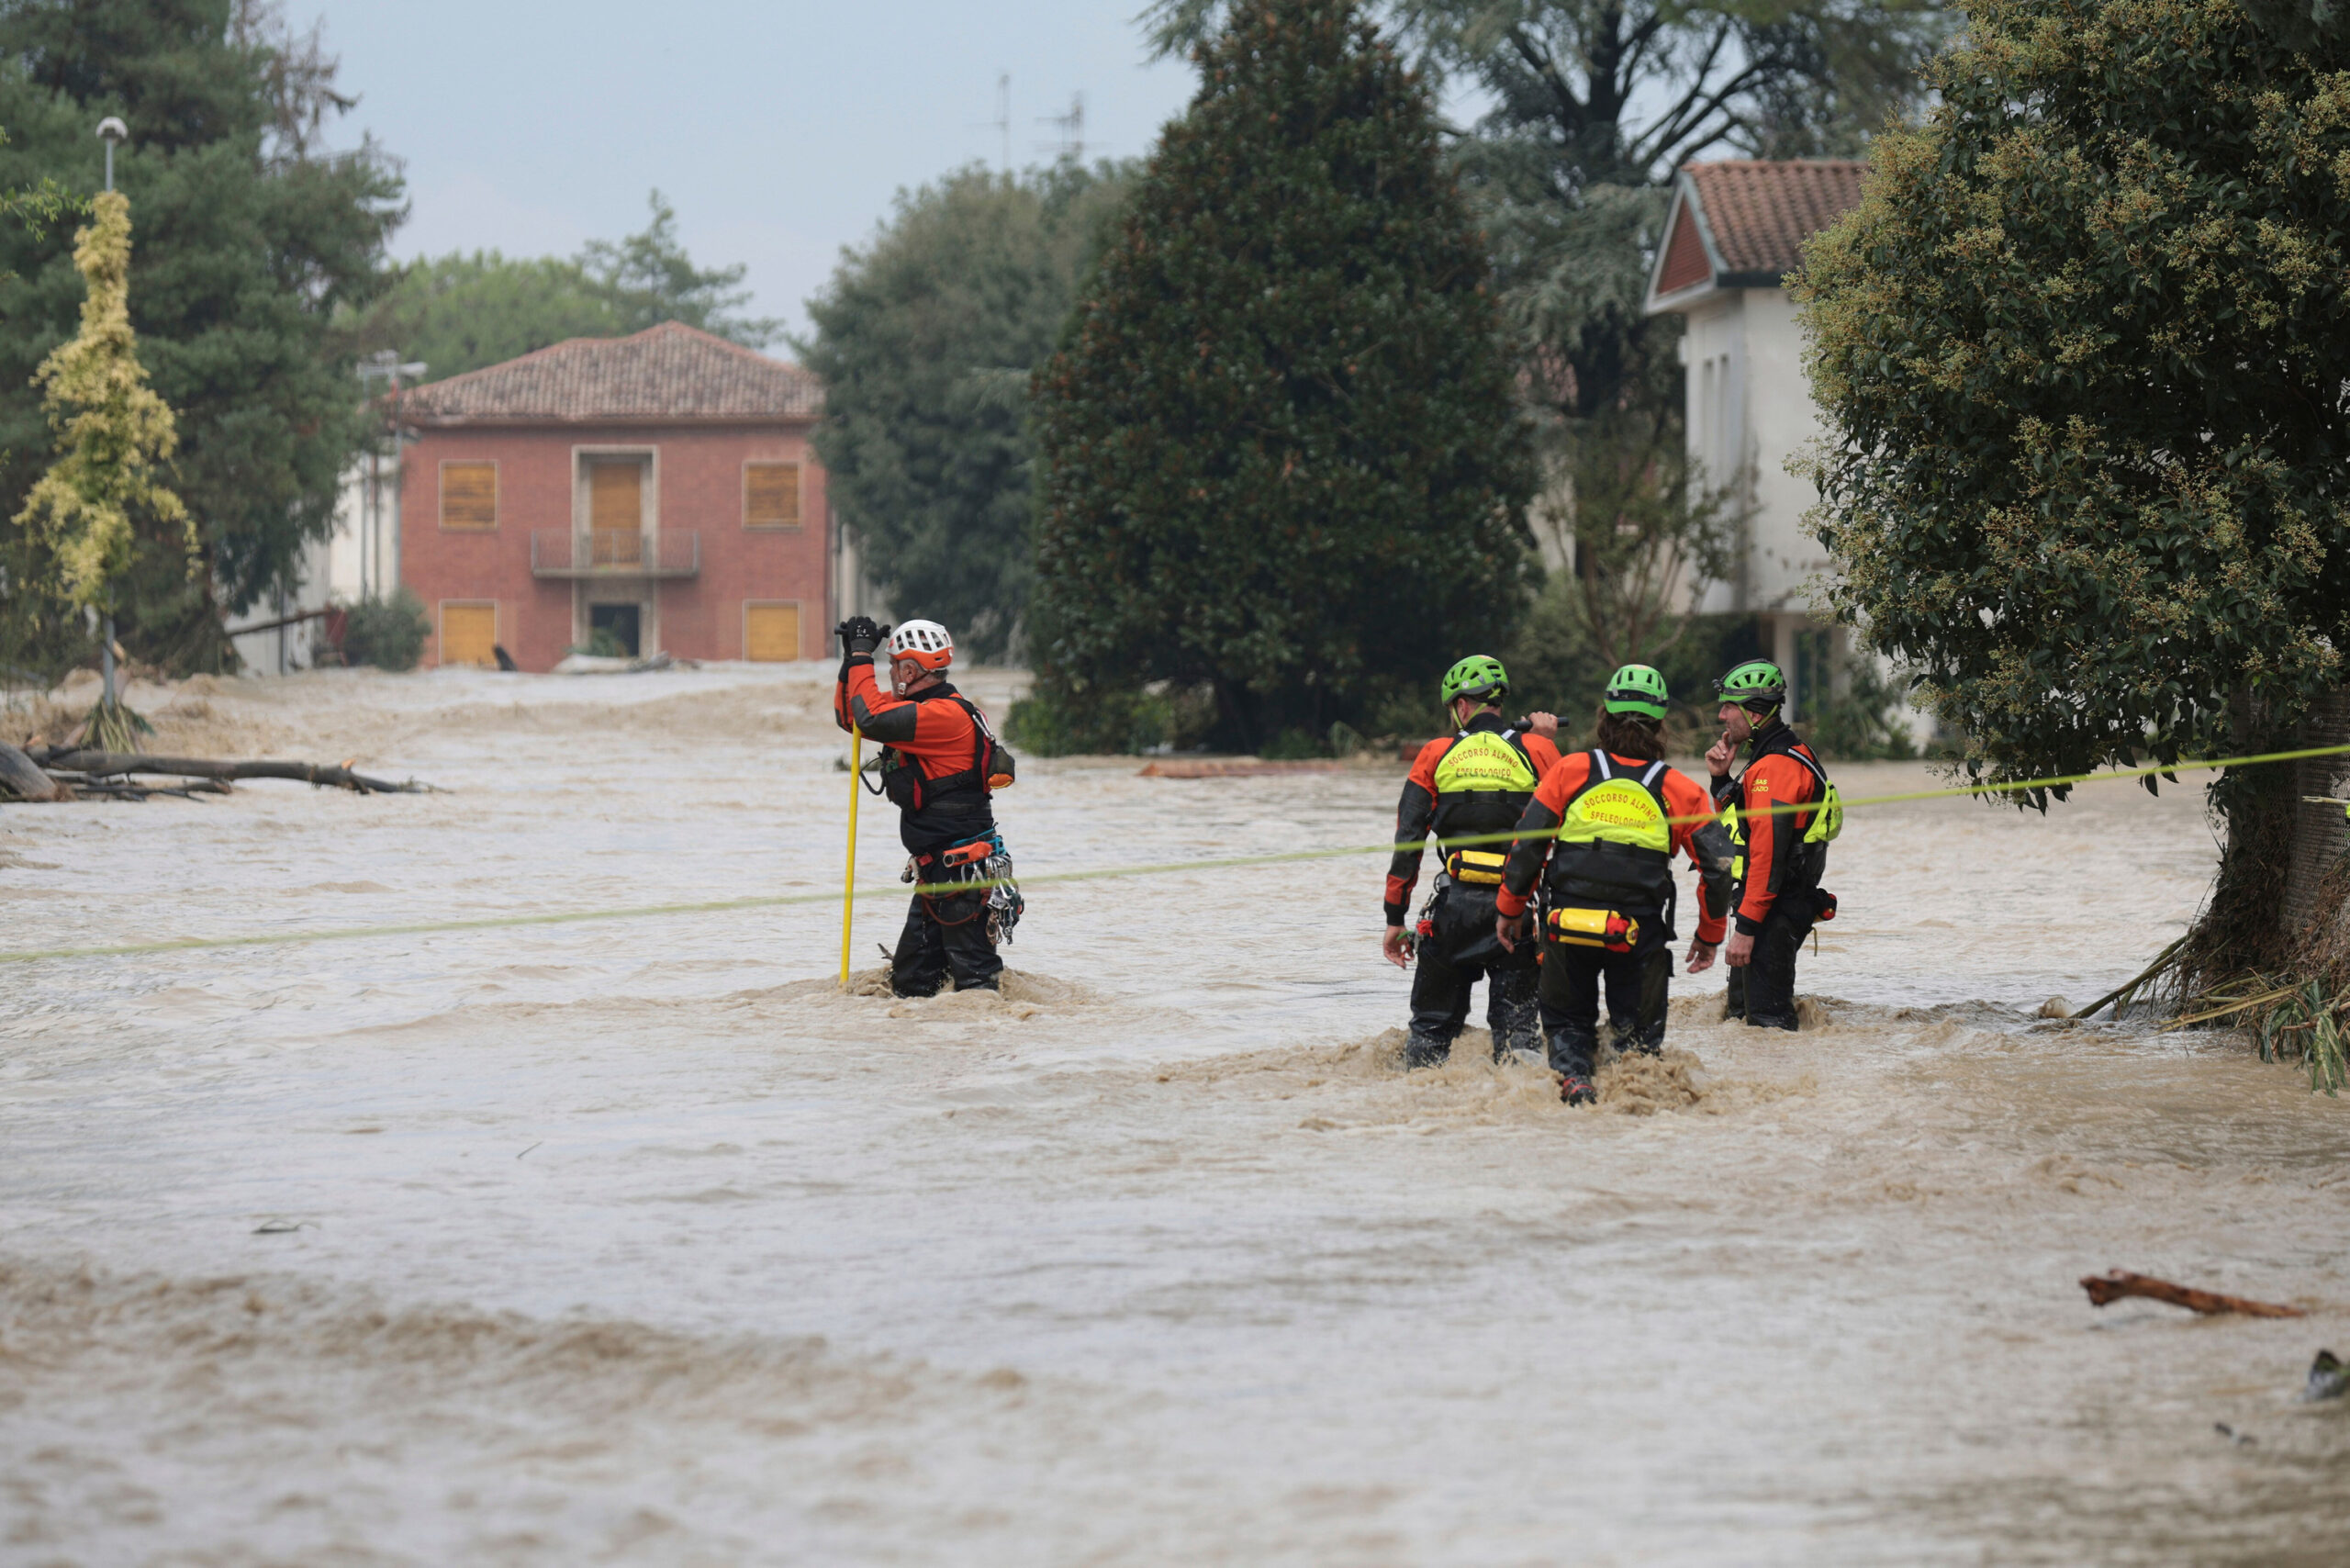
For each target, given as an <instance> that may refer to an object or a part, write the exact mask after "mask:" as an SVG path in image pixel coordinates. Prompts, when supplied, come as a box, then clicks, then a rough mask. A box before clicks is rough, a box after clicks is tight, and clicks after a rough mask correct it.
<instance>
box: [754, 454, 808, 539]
mask: <svg viewBox="0 0 2350 1568" xmlns="http://www.w3.org/2000/svg"><path fill="white" fill-rule="evenodd" d="M743 526H744V527H745V528H797V527H799V526H800V465H799V464H797V463H745V464H744V465H743Z"/></svg>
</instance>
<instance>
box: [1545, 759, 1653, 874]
mask: <svg viewBox="0 0 2350 1568" xmlns="http://www.w3.org/2000/svg"><path fill="white" fill-rule="evenodd" d="M1664 770H1665V765H1664V764H1663V763H1662V762H1655V763H1651V764H1650V766H1649V768H1648V770H1647V771H1646V772H1645V773H1640V774H1628V773H1618V772H1617V771H1616V769H1615V767H1613V766H1612V765H1611V764H1610V763H1609V760H1608V756H1607V753H1606V752H1605V751H1599V750H1595V751H1594V752H1593V753H1592V754H1591V777H1590V778H1587V779H1585V780H1584V781H1583V788H1582V789H1581V790H1576V791H1575V795H1574V799H1572V800H1571V801H1568V802H1567V809H1566V811H1565V812H1564V813H1563V815H1562V816H1561V821H1560V823H1559V842H1560V844H1561V845H1562V846H1563V845H1569V844H1592V843H1607V844H1621V845H1626V846H1630V847H1631V848H1634V849H1646V850H1650V851H1652V852H1654V853H1655V854H1657V855H1660V856H1663V857H1667V858H1670V857H1672V854H1673V822H1672V817H1673V809H1672V808H1671V807H1670V806H1668V805H1666V804H1665V800H1664V791H1663V790H1662V789H1660V788H1659V787H1658V785H1657V780H1658V779H1660V778H1663V777H1664Z"/></svg>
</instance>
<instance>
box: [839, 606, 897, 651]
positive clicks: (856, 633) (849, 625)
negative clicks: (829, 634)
mask: <svg viewBox="0 0 2350 1568" xmlns="http://www.w3.org/2000/svg"><path fill="white" fill-rule="evenodd" d="M833 632H834V634H835V635H837V636H838V637H839V638H840V640H841V652H843V653H845V654H870V653H871V652H872V651H873V650H874V649H876V648H878V647H879V646H880V645H881V639H882V637H883V636H884V635H885V633H883V631H882V629H881V628H880V627H878V626H877V625H875V624H874V623H873V617H871V616H869V615H852V616H850V617H849V618H848V619H847V620H845V621H844V622H841V623H840V624H839V625H837V626H835V627H834V628H833Z"/></svg>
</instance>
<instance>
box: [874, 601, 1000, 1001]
mask: <svg viewBox="0 0 2350 1568" xmlns="http://www.w3.org/2000/svg"><path fill="white" fill-rule="evenodd" d="M834 631H835V632H836V633H837V634H838V635H839V637H840V640H841V673H840V680H839V683H838V685H837V686H836V687H835V689H834V694H833V714H834V718H835V719H836V720H838V721H839V723H840V726H841V728H842V729H844V730H845V729H847V728H848V727H849V726H850V725H851V724H852V723H853V724H855V725H856V727H857V729H858V730H860V731H862V732H863V733H864V734H866V735H867V737H868V738H869V739H872V740H876V741H878V742H880V743H881V755H880V757H879V759H878V760H879V767H880V789H879V790H878V791H876V792H877V793H879V794H882V795H886V796H888V797H889V800H890V803H891V804H892V805H894V806H896V807H897V808H898V810H899V811H900V812H901V813H902V815H901V818H900V822H899V826H898V836H899V838H900V839H901V841H902V842H903V843H904V845H905V846H906V853H907V855H908V856H909V857H910V858H909V859H908V860H907V862H906V874H905V879H906V880H907V881H910V882H912V883H914V884H915V885H916V886H915V891H914V896H913V902H912V903H911V904H910V905H909V906H908V907H907V910H906V924H905V928H904V929H903V930H902V931H901V932H900V933H899V935H898V947H897V952H896V954H895V956H894V957H893V958H891V960H890V989H891V990H892V991H895V992H896V993H897V994H898V995H900V996H929V995H931V994H933V993H934V992H935V991H937V990H938V988H939V986H940V984H941V983H943V982H944V981H945V980H946V978H947V977H948V976H949V975H950V974H951V975H952V976H953V978H954V981H955V989H956V990H957V991H974V990H978V991H995V990H998V989H1000V984H999V977H1000V976H1001V975H1002V973H1003V958H1002V956H1001V955H1000V954H999V953H998V952H997V950H996V949H997V948H998V946H1001V945H1002V943H1004V942H1006V941H1009V940H1010V939H1011V936H1012V928H1013V925H1015V924H1018V922H1019V919H1020V913H1021V909H1022V907H1023V906H1022V902H1021V898H1020V890H1019V889H1018V888H1017V887H1015V886H1014V885H1013V881H1012V857H1011V856H1010V855H1009V854H1007V853H1005V851H1004V847H1003V837H1002V834H999V833H998V832H997V831H996V825H995V812H994V807H993V804H992V801H991V797H992V796H993V795H994V793H995V791H996V790H1001V789H1002V788H1004V787H1005V786H1006V785H1008V784H1010V783H1011V782H1012V780H1013V757H1012V754H1011V753H1010V752H1009V751H1006V750H1005V749H1004V748H1003V747H1002V745H999V744H998V743H997V741H996V738H995V732H994V731H993V729H991V728H990V726H989V724H988V720H987V715H986V714H984V713H982V712H980V711H979V707H978V705H977V704H975V703H973V702H972V701H971V700H970V699H969V698H968V697H965V696H964V695H963V694H962V693H960V692H958V691H957V690H956V689H955V688H954V687H953V686H951V685H949V684H948V683H947V680H946V672H947V669H948V667H949V666H952V665H953V664H954V662H955V639H954V638H953V637H951V636H949V635H948V634H947V631H946V627H944V626H941V625H940V624H938V622H935V621H909V622H906V623H905V624H904V625H902V626H900V627H898V628H897V629H896V630H895V631H894V632H893V631H891V630H890V628H889V627H886V626H877V625H876V624H874V622H873V621H872V620H871V618H869V617H867V616H863V615H853V616H851V617H849V619H847V620H846V621H844V622H841V623H840V625H839V626H838V627H836V628H834ZM884 644H886V645H887V649H886V654H885V655H884V656H886V657H887V658H888V659H889V661H890V692H889V694H888V695H886V696H885V695H884V694H883V693H882V691H881V689H880V687H879V685H878V683H877V682H876V681H875V679H874V676H873V660H874V654H875V650H876V649H878V648H882V647H883V646H884Z"/></svg>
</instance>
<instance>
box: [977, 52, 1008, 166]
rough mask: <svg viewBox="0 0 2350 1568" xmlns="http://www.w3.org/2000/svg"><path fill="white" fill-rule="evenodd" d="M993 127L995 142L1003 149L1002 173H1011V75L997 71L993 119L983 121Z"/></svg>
mask: <svg viewBox="0 0 2350 1568" xmlns="http://www.w3.org/2000/svg"><path fill="white" fill-rule="evenodd" d="M981 123H982V124H985V125H991V126H993V127H995V134H996V140H997V141H998V142H999V144H1001V145H1002V148H1003V172H1004V173H1005V174H1010V173H1012V73H1011V72H1009V71H999V72H997V73H996V75H995V118H993V119H991V120H984V121H982V122H981Z"/></svg>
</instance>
